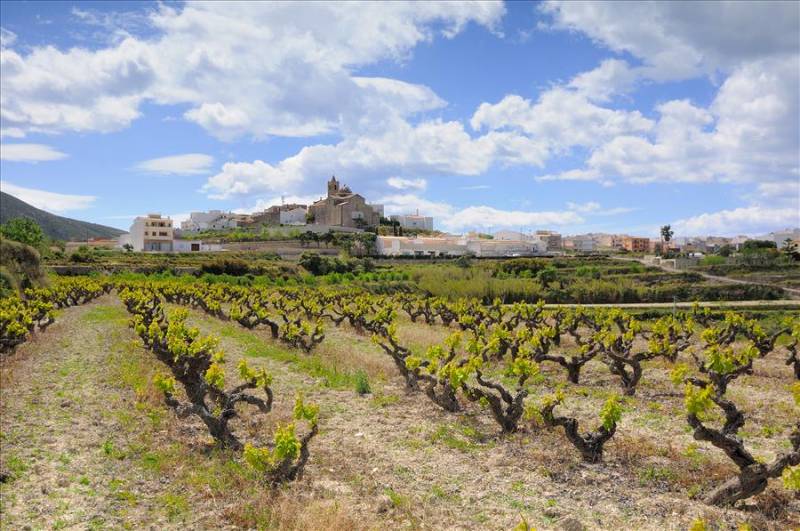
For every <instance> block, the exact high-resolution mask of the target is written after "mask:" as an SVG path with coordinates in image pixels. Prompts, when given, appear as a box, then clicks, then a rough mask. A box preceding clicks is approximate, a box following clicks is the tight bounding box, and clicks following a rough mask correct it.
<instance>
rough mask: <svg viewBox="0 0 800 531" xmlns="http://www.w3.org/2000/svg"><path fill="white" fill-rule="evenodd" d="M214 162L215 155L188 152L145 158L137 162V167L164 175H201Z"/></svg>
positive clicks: (207, 170) (208, 169)
mask: <svg viewBox="0 0 800 531" xmlns="http://www.w3.org/2000/svg"><path fill="white" fill-rule="evenodd" d="M212 164H214V157H212V156H210V155H204V154H202V153H186V154H184V155H171V156H169V157H159V158H155V159H149V160H145V161H142V162H140V163H139V164H137V165H136V169H137V170H141V171H145V172H149V173H160V174H162V175H201V174H204V173H208V172H209V171H210V169H211V165H212Z"/></svg>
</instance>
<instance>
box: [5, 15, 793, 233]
mask: <svg viewBox="0 0 800 531" xmlns="http://www.w3.org/2000/svg"><path fill="white" fill-rule="evenodd" d="M377 5H378V4H361V5H359V6H357V8H356V7H354V6H353V5H347V4H330V3H318V4H288V3H280V4H266V3H258V4H237V5H233V6H232V5H231V4H223V5H219V4H214V3H200V4H194V3H183V2H180V3H173V2H169V3H164V4H158V5H154V4H150V3H143V2H120V3H94V2H88V3H87V2H37V3H21V2H4V3H2V4H0V10H2V20H3V22H2V30H0V34H1V36H2V45H1V46H0V49H1V50H0V53H1V54H2V81H1V83H2V87H1V88H2V91H0V92H2V97H1V98H2V99H1V100H0V107H1V110H2V139H1V140H0V159H1V160H0V176H1V177H2V179H1V180H0V185H1V186H2V190H3V191H4V192H7V193H9V194H10V195H13V196H14V197H17V198H19V199H21V200H23V201H25V202H27V203H30V204H32V205H33V206H36V207H37V208H42V209H43V210H46V211H48V212H51V213H54V214H57V215H61V216H66V217H70V218H75V219H80V220H86V221H90V222H94V223H99V224H103V225H108V226H112V227H115V228H120V229H122V230H127V229H128V228H129V226H130V222H131V221H132V219H133V218H134V217H135V216H137V215H144V214H146V213H147V212H160V213H162V214H163V215H168V216H170V217H172V218H173V219H174V220H176V222H177V223H179V222H180V220H181V219H183V218H185V217H186V216H188V213H189V212H190V211H207V210H224V211H239V212H252V211H257V210H263V209H264V208H266V207H268V206H270V205H272V204H280V201H281V198H282V197H284V196H285V200H286V202H288V203H303V204H310V203H311V202H313V201H314V200H316V199H317V198H319V197H322V196H324V191H325V181H326V180H327V179H328V178H329V177H330V175H336V176H337V179H339V180H340V181H342V183H343V184H347V185H349V186H350V188H351V189H352V190H353V191H354V192H355V193H359V194H361V195H362V196H364V197H365V198H366V199H367V201H368V202H370V203H377V204H384V205H385V207H386V214H387V216H388V215H391V214H406V213H409V212H414V211H415V210H419V213H420V215H425V216H432V217H433V218H434V223H435V226H434V228H436V229H437V230H442V231H445V232H461V233H466V232H469V231H480V232H487V231H489V232H496V231H499V230H519V231H522V232H531V231H534V230H537V229H550V230H556V231H558V232H560V233H561V234H565V235H567V234H586V233H607V234H615V233H616V234H630V235H634V236H644V237H657V236H658V231H659V227H660V226H662V225H666V224H670V225H672V227H673V229H674V230H675V237H687V238H691V237H697V236H712V235H713V236H737V235H748V236H757V235H763V234H767V233H769V232H773V231H781V230H784V229H786V228H790V229H791V228H794V227H800V109H799V104H798V100H800V68H798V64H800V5H798V4H794V3H757V4H756V3H727V4H723V3H694V4H682V3H660V4H655V5H651V6H649V7H647V6H642V5H637V4H628V3H617V4H615V3H595V4H579V3H569V2H567V3H560V2H546V3H506V4H503V3H481V4H475V3H457V2H450V3H444V4H437V3H428V4H402V3H395V4H391V5H389V4H381V5H380V7H376V6H377ZM641 28H646V31H642V29H641ZM231 29H233V30H234V31H231Z"/></svg>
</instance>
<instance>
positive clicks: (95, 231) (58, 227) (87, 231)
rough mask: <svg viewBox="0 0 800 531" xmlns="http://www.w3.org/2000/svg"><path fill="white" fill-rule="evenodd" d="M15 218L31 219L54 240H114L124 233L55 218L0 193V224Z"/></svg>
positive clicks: (95, 225)
mask: <svg viewBox="0 0 800 531" xmlns="http://www.w3.org/2000/svg"><path fill="white" fill-rule="evenodd" d="M17 217H27V218H31V219H33V220H34V221H36V223H38V224H39V226H40V227H42V231H44V233H45V234H46V235H47V236H49V237H50V238H53V239H56V240H86V239H87V238H116V237H117V236H119V235H120V234H122V233H124V232H125V231H122V230H119V229H115V228H113V227H107V226H105V225H98V224H97V223H88V222H86V221H78V220H77V219H71V218H65V217H62V216H56V215H55V214H51V213H49V212H45V211H44V210H41V209H38V208H36V207H34V206H32V205H29V204H28V203H26V202H25V201H22V200H20V199H17V198H16V197H14V196H13V195H9V194H7V193H5V192H0V223H5V222H7V221H8V220H9V219H12V218H17Z"/></svg>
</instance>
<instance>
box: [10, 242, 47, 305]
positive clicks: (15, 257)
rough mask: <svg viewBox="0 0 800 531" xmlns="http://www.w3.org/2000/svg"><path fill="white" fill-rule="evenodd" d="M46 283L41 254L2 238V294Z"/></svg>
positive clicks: (29, 247) (26, 246)
mask: <svg viewBox="0 0 800 531" xmlns="http://www.w3.org/2000/svg"><path fill="white" fill-rule="evenodd" d="M45 283H46V281H45V276H44V273H43V271H42V268H41V262H40V258H39V252H38V251H37V250H36V249H34V248H33V247H31V246H29V245H25V244H22V243H19V242H16V241H11V240H7V239H5V238H2V237H0V293H2V294H4V295H5V294H6V293H7V292H10V291H19V290H22V289H25V288H32V287H38V286H43V285H44V284H45Z"/></svg>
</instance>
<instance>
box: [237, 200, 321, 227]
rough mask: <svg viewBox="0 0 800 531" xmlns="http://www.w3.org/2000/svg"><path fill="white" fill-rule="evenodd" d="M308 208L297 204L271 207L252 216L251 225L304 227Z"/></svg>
mask: <svg viewBox="0 0 800 531" xmlns="http://www.w3.org/2000/svg"><path fill="white" fill-rule="evenodd" d="M307 213H308V207H307V206H306V205H300V204H297V203H289V204H285V205H273V206H271V207H269V208H268V209H266V210H264V211H263V212H258V213H256V214H253V215H252V216H251V217H250V218H251V219H250V224H251V225H305V223H306V214H307Z"/></svg>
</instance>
